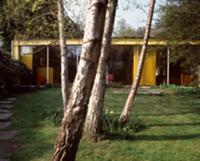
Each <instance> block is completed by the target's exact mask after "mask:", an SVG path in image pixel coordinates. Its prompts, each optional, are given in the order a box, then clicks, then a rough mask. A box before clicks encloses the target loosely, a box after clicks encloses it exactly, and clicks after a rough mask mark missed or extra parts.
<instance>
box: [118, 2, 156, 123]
mask: <svg viewBox="0 0 200 161" xmlns="http://www.w3.org/2000/svg"><path fill="white" fill-rule="evenodd" d="M154 6H155V0H150V5H149V13H148V17H147V24H146V28H145V34H144V44H143V45H142V50H141V53H140V58H139V62H138V66H137V71H136V77H135V79H134V83H133V85H132V87H131V91H130V93H129V95H128V99H127V100H126V104H125V106H124V109H123V111H122V113H121V115H120V118H119V123H120V125H121V126H123V125H124V124H125V123H126V122H127V121H128V119H129V116H130V113H131V110H132V106H133V103H134V99H135V95H136V92H137V89H138V86H139V82H140V78H141V75H142V69H143V65H144V60H145V55H146V50H147V45H148V40H149V35H150V30H151V23H152V19H153V12H154Z"/></svg>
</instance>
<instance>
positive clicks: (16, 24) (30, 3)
mask: <svg viewBox="0 0 200 161" xmlns="http://www.w3.org/2000/svg"><path fill="white" fill-rule="evenodd" d="M0 11H1V15H0V22H2V23H1V26H0V33H1V36H2V39H3V42H4V48H7V49H10V43H11V40H13V39H14V38H22V39H31V38H58V35H59V34H58V23H57V5H56V0H27V1H24V0H1V1H0ZM64 24H65V28H64V31H65V35H67V37H80V36H81V35H82V31H81V30H80V28H79V26H78V25H77V24H75V23H74V22H73V21H72V20H71V19H70V18H69V17H68V16H66V15H65V17H64Z"/></svg>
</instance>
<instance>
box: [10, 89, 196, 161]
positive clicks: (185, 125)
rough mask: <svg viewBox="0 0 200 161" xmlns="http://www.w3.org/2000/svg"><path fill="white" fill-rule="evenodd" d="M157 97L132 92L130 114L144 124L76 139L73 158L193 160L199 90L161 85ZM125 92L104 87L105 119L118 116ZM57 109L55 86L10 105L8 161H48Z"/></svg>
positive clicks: (98, 160)
mask: <svg viewBox="0 0 200 161" xmlns="http://www.w3.org/2000/svg"><path fill="white" fill-rule="evenodd" d="M162 91H164V92H165V94H164V95H163V96H152V95H151V96H150V95H138V96H137V98H136V102H135V108H134V112H133V115H132V117H133V118H135V119H137V120H141V121H142V123H143V124H144V125H145V128H144V129H143V130H141V131H139V132H137V133H133V132H132V133H129V134H127V133H126V132H123V131H121V132H116V133H115V132H114V133H112V134H111V137H109V138H107V139H106V138H105V139H103V140H101V141H99V142H98V143H92V142H90V141H88V140H86V139H84V138H83V139H82V140H81V143H80V146H79V150H78V153H77V161H122V160H123V161H199V158H200V153H199V149H200V92H196V93H195V92H193V91H192V92H191V90H185V89H162ZM126 98H127V94H120V93H113V92H112V91H111V90H108V91H107V93H106V97H105V108H106V112H107V115H108V116H107V117H112V118H118V117H119V114H120V112H121V109H122V107H123V105H124V103H125V100H126ZM59 107H61V95H60V89H53V88H52V89H48V90H44V91H40V92H37V93H31V94H27V95H22V96H20V97H19V98H18V99H17V102H16V104H15V115H14V118H13V122H14V123H13V128H15V129H17V130H18V131H19V133H18V136H17V138H16V140H17V141H18V142H20V143H21V145H22V147H21V149H20V150H19V151H18V152H17V153H15V154H14V155H13V156H12V158H11V160H12V161H49V160H50V157H51V154H52V150H53V146H54V141H55V139H56V133H57V130H58V126H59V125H58V124H55V123H54V121H53V120H55V119H52V111H55V110H57V109H58V108H59Z"/></svg>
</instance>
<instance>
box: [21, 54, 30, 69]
mask: <svg viewBox="0 0 200 161" xmlns="http://www.w3.org/2000/svg"><path fill="white" fill-rule="evenodd" d="M21 62H22V63H24V64H25V65H26V66H27V67H28V69H30V70H32V69H33V54H26V55H23V56H21Z"/></svg>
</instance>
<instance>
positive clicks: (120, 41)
mask: <svg viewBox="0 0 200 161" xmlns="http://www.w3.org/2000/svg"><path fill="white" fill-rule="evenodd" d="M82 43H83V40H82V39H67V40H66V45H82ZM58 44H59V40H58V39H31V40H13V45H19V46H47V45H58ZM143 44H144V42H143V39H142V38H113V39H112V45H143ZM184 44H188V45H200V40H184V41H167V40H161V39H155V38H150V39H149V43H148V45H151V46H160V45H164V46H166V45H184Z"/></svg>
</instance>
